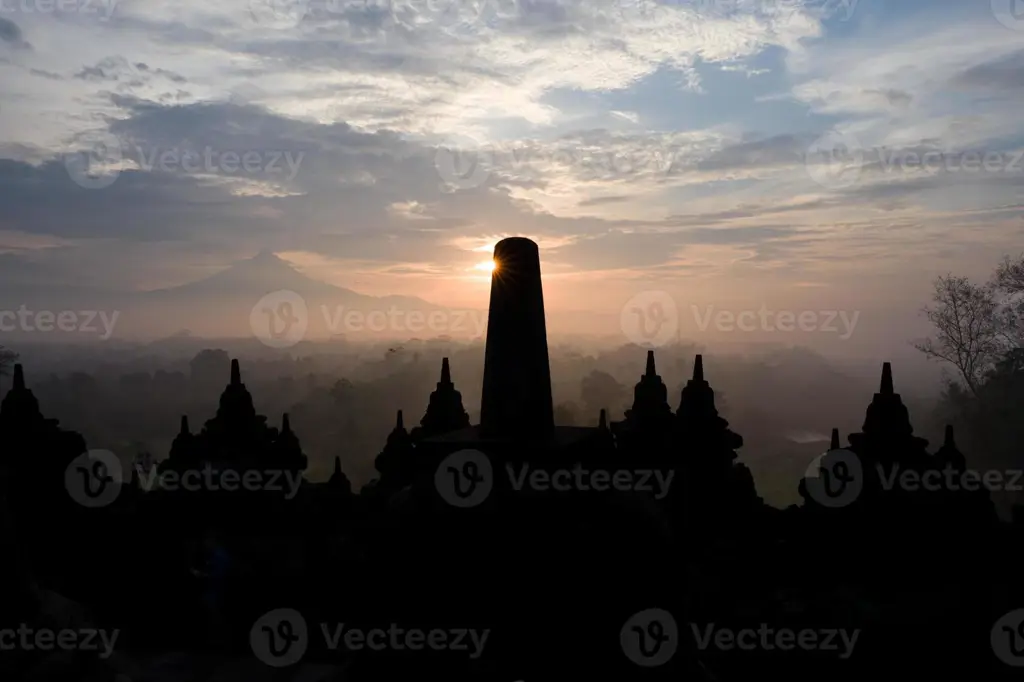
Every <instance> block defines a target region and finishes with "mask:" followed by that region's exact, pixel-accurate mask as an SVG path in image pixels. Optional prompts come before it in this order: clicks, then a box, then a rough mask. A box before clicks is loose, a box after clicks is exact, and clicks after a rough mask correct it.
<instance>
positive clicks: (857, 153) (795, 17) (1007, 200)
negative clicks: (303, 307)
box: [0, 0, 1024, 343]
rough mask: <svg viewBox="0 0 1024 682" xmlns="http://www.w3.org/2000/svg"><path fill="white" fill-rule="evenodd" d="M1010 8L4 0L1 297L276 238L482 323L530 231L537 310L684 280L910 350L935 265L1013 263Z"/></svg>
mask: <svg viewBox="0 0 1024 682" xmlns="http://www.w3.org/2000/svg"><path fill="white" fill-rule="evenodd" d="M1012 4H1013V3H1012V2H1011V0H1005V1H1004V2H1000V0H993V2H991V3H990V2H989V0H973V1H971V2H967V1H965V0H899V1H890V0H827V1H826V0H218V1H217V2H210V1H208V0H207V1H203V2H200V1H199V0H120V1H116V0H0V86H2V88H0V92H2V95H0V98H2V99H0V206H2V210H0V286H11V287H15V286H19V285H22V286H24V285H31V284H32V283H35V282H43V281H46V282H51V283H57V284H59V285H67V286H72V287H76V288H79V289H81V288H92V287H95V288H103V289H112V290H147V289H153V288H159V287H166V286H171V285H176V284H180V283H184V282H187V281H191V280H195V279H198V278H201V277H204V276H207V275H209V274H212V273H214V272H216V271H217V270H218V269H220V268H223V267H225V266H226V265H228V264H230V263H231V262H233V261H236V260H238V259H242V258H246V257H248V256H251V255H252V254H254V253H256V252H257V251H260V250H263V249H270V250H272V251H274V252H277V253H279V254H281V255H282V256H283V257H285V258H286V259H287V260H289V261H291V262H293V263H295V264H297V265H298V266H300V267H301V268H302V269H303V270H304V271H306V272H308V273H309V274H311V275H313V276H315V277H318V278H321V279H324V280H327V281H331V282H333V283H336V284H339V285H344V286H348V287H351V288H354V289H356V290H359V291H361V292H365V293H370V294H385V293H394V294H416V295H420V296H423V297H425V298H428V299H430V300H432V301H436V302H439V303H446V304H449V305H470V304H473V303H479V302H480V301H481V300H486V289H487V277H486V273H482V272H481V270H480V269H479V265H480V263H481V262H482V261H486V260H487V258H488V256H489V248H490V246H492V245H493V243H494V241H495V240H496V239H497V238H499V237H500V236H502V235H512V234H516V235H526V236H530V237H533V238H534V239H536V240H537V241H538V242H539V243H540V244H541V246H542V254H543V260H544V269H545V275H546V297H547V300H548V307H549V312H551V313H555V312H557V311H558V310H566V309H594V310H604V311H606V312H617V311H618V310H620V309H621V307H622V306H623V304H624V303H625V302H626V301H627V300H629V299H630V298H631V297H634V296H636V295H639V294H642V292H647V291H668V292H671V293H672V295H673V296H674V297H675V298H676V299H677V300H678V301H680V302H681V304H682V305H689V304H690V303H691V302H692V303H695V304H699V305H701V306H705V305H715V306H718V307H719V308H729V309H733V310H736V309H747V308H752V309H757V308H759V307H760V306H761V305H763V304H767V305H769V306H774V307H776V308H778V307H780V306H785V307H788V308H790V309H793V310H795V311H800V310H804V309H810V310H850V311H853V310H860V311H862V312H861V316H862V317H861V320H862V322H861V323H862V324H864V323H865V321H870V318H871V317H872V315H874V319H876V320H877V321H879V323H878V324H876V327H877V328H885V329H887V330H889V333H891V335H892V343H904V342H905V339H904V338H903V337H904V336H905V335H906V334H904V333H903V331H902V329H900V328H896V329H895V330H894V329H893V321H894V320H897V321H898V320H900V319H903V318H901V317H900V316H913V315H914V314H915V312H916V311H917V310H918V309H919V308H920V307H921V305H923V304H924V303H925V301H926V299H927V296H928V291H929V282H930V280H931V279H932V278H933V277H934V276H935V275H937V274H940V273H943V272H946V271H949V270H954V271H958V272H963V273H965V274H973V275H979V276H983V275H985V274H986V273H987V272H988V271H990V270H991V268H992V266H993V265H994V264H995V263H996V262H997V261H998V260H999V259H1000V257H1001V255H1002V254H1004V253H1013V252H1017V251H1019V250H1020V248H1021V243H1022V240H1021V233H1022V229H1021V227H1022V223H1021V219H1020V215H1021V200H1022V196H1021V194H1022V191H1021V190H1022V188H1024V160H1022V159H1020V158H1018V157H1019V156H1021V152H1024V142H1022V135H1021V133H1022V132H1024V128H1022V127H1021V124H1020V112H1021V110H1022V108H1021V104H1022V103H1024V17H1021V18H1017V17H1016V15H1014V14H1013V13H1012V12H1011V11H1010V10H1011V5H1012ZM883 320H884V321H885V322H884V324H882V323H881V321H883ZM909 325H910V323H909V322H908V328H909Z"/></svg>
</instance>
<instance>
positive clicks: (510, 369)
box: [417, 237, 606, 465]
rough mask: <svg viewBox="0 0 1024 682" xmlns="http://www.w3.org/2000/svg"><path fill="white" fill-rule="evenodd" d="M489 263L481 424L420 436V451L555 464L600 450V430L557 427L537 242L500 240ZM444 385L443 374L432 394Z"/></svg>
mask: <svg viewBox="0 0 1024 682" xmlns="http://www.w3.org/2000/svg"><path fill="white" fill-rule="evenodd" d="M494 262H495V264H496V266H495V268H494V272H493V273H492V274H491V297H490V312H489V314H488V321H487V342H486V350H485V355H484V379H483V396H482V399H481V405H480V424H476V425H468V426H466V427H464V428H460V429H458V430H455V431H450V432H448V433H443V434H440V435H436V436H433V437H428V438H424V439H423V440H422V441H420V442H419V443H418V444H417V447H418V449H420V450H422V454H423V455H424V456H425V457H426V459H427V460H429V461H431V462H433V463H434V464H435V465H436V463H437V461H439V460H438V458H439V457H443V456H444V455H446V454H449V453H451V452H455V451H458V450H461V449H468V448H472V449H478V450H481V451H483V452H485V453H486V454H487V455H488V456H492V457H497V458H499V459H503V460H519V461H522V460H527V459H528V460H531V461H550V462H551V463H552V464H554V463H555V462H556V461H563V460H568V459H573V458H574V457H578V456H582V454H583V453H586V452H588V451H589V452H594V451H596V450H599V449H600V448H599V444H600V443H601V441H602V440H603V439H604V438H605V436H606V434H604V433H603V432H602V430H601V429H600V428H599V427H577V426H556V425H555V423H554V421H555V420H554V408H553V405H552V399H551V369H550V365H549V361H548V343H547V327H546V323H545V320H544V293H543V287H542V284H541V269H540V252H539V250H538V248H537V244H536V243H535V242H533V241H531V240H530V239H526V238H523V237H511V238H508V239H504V240H502V241H500V242H498V244H497V245H496V246H495V247H494ZM448 383H450V377H448V376H447V374H446V372H445V370H444V369H442V380H441V382H440V383H439V384H438V391H437V392H435V395H436V393H441V392H442V391H443V390H447V389H446V386H447V384H448ZM434 402H435V396H431V403H432V404H433V403H434ZM459 403H460V404H461V396H460V397H459ZM456 412H457V410H456ZM429 416H430V412H429V410H428V417H429ZM425 420H426V418H425ZM467 421H468V420H467ZM430 423H431V422H429V421H425V423H424V425H423V426H424V428H426V427H428V426H429V425H430Z"/></svg>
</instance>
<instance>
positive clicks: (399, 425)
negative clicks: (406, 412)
mask: <svg viewBox="0 0 1024 682" xmlns="http://www.w3.org/2000/svg"><path fill="white" fill-rule="evenodd" d="M404 428H405V419H404V418H403V417H402V411H401V410H399V411H398V416H397V417H396V418H395V430H396V431H401V430H403V429H404Z"/></svg>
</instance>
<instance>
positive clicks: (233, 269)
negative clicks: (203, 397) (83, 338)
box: [124, 251, 472, 339]
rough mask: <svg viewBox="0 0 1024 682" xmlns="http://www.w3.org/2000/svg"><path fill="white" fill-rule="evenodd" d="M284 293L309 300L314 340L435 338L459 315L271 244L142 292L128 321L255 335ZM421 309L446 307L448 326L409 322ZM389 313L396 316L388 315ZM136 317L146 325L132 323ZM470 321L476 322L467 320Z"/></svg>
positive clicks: (154, 331)
mask: <svg viewBox="0 0 1024 682" xmlns="http://www.w3.org/2000/svg"><path fill="white" fill-rule="evenodd" d="M296 297H297V298H296ZM283 300H288V301H292V302H294V301H296V300H300V301H301V302H302V303H303V304H304V307H305V316H306V320H307V333H306V334H305V335H304V338H309V339H324V338H330V337H337V336H346V337H353V338H381V339H383V338H396V339H407V338H412V337H416V336H417V335H419V336H428V337H432V336H437V335H439V334H442V333H445V329H443V327H447V326H451V322H450V320H451V319H452V317H453V316H452V315H451V314H450V311H448V309H447V308H445V307H443V306H439V305H435V304H433V303H430V302H429V301H425V300H423V299H421V298H418V297H415V296H382V297H378V296H369V295H366V294H361V293H359V292H357V291H353V290H351V289H347V288H345V287H340V286H335V285H333V284H329V283H327V282H322V281H320V280H317V279H314V278H312V277H309V276H307V275H305V274H303V273H302V272H300V271H299V270H298V269H297V268H295V267H294V266H293V265H292V264H291V263H289V262H288V261H286V260H284V259H283V258H281V257H279V256H277V255H276V254H274V253H273V252H271V251H260V252H259V253H257V254H256V255H255V256H253V257H251V258H248V259H245V260H242V261H238V262H236V263H234V264H232V265H231V266H229V267H228V268H226V269H224V270H222V271H220V272H218V273H216V274H214V275H211V276H209V277H205V278H203V279H200V280H196V281H193V282H188V283H186V284H182V285H179V286H175V287H170V288H166V289H158V290H154V291H148V292H145V293H143V294H141V295H139V296H138V300H137V301H136V302H135V305H132V306H131V307H132V309H133V311H134V312H133V315H132V316H131V319H125V320H124V322H125V328H126V329H128V328H129V327H131V328H134V327H136V326H138V327H139V328H140V330H141V328H142V327H143V326H144V327H145V328H147V329H148V330H149V331H150V336H152V335H168V334H174V333H178V332H180V330H182V329H188V330H189V331H190V332H191V333H192V334H193V335H196V336H202V337H210V336H217V337H239V336H253V335H254V331H253V324H254V322H253V320H252V319H251V318H252V315H253V314H254V313H253V310H254V308H255V307H256V306H257V305H262V306H263V307H268V306H269V307H270V308H273V307H274V306H276V305H278V304H279V302H280V301H283ZM414 312H415V313H419V314H421V315H423V316H427V315H430V314H431V313H439V316H438V317H437V318H436V319H437V320H443V321H442V322H441V323H440V324H436V325H435V326H439V327H442V329H440V330H439V331H434V330H430V329H429V328H427V323H426V321H424V322H423V323H422V324H423V327H424V329H423V330H418V328H417V325H416V323H415V322H416V321H415V320H414V321H413V323H412V324H410V323H409V322H407V321H406V320H407V319H408V318H407V317H406V316H408V315H409V314H410V313H414ZM371 314H372V315H376V317H375V318H372V320H371V319H370V318H369V317H368V316H369V315H371ZM386 314H390V315H391V316H392V317H391V318H388V319H386V321H385V317H384V315H386ZM351 315H355V317H351ZM257 316H258V314H257ZM347 316H348V317H347ZM133 321H137V322H142V323H144V325H134V324H131V323H132V322H133ZM255 324H259V320H257V321H256V322H255ZM463 326H465V327H466V328H467V329H470V328H471V327H472V325H470V324H468V323H467V324H465V325H463ZM417 331H420V332H421V333H419V334H417ZM428 332H430V333H428ZM451 335H452V336H460V334H451ZM469 336H472V334H469Z"/></svg>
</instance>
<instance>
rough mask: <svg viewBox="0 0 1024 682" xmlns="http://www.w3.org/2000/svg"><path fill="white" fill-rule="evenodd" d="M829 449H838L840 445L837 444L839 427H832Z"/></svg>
mask: <svg viewBox="0 0 1024 682" xmlns="http://www.w3.org/2000/svg"><path fill="white" fill-rule="evenodd" d="M828 449H829V450H840V449H842V446H841V445H840V444H839V429H832V442H831V443H830V444H829V446H828Z"/></svg>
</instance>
